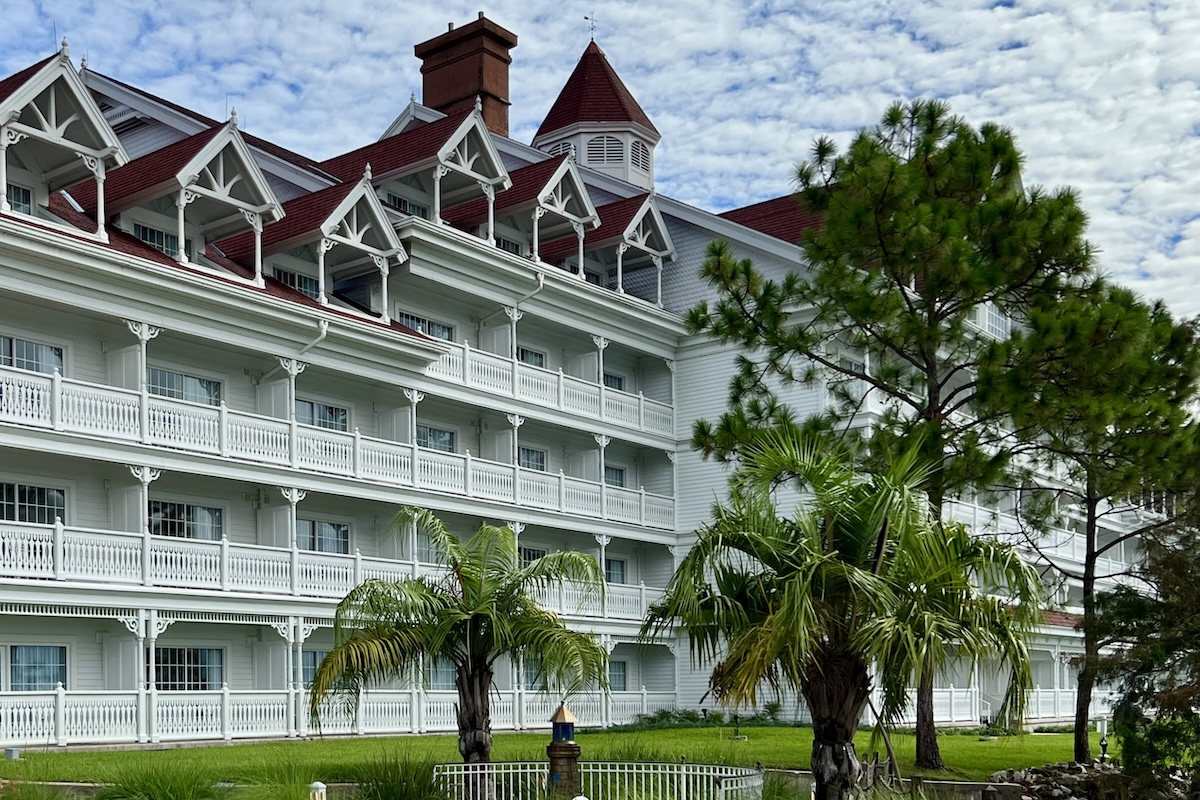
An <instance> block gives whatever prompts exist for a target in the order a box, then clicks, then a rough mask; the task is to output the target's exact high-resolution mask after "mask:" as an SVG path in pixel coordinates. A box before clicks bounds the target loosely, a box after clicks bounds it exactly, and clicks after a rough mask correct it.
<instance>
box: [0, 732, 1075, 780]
mask: <svg viewBox="0 0 1200 800" xmlns="http://www.w3.org/2000/svg"><path fill="white" fill-rule="evenodd" d="M731 732H732V731H731V730H730V729H728V728H686V729H670V730H655V731H645V732H639V733H624V732H622V733H613V732H594V733H593V732H586V731H584V732H581V733H580V734H579V736H578V737H577V738H578V742H579V745H580V747H581V748H582V749H583V758H584V759H585V760H589V761H602V760H620V761H678V760H679V759H680V757H685V758H687V760H688V761H692V762H719V763H729V764H754V763H755V762H758V761H761V762H762V764H763V766H767V767H793V768H795V767H799V768H804V767H807V766H808V754H809V751H810V749H811V747H812V731H811V729H808V728H744V729H743V733H745V734H746V735H747V736H748V739H747V740H746V741H739V742H734V741H730V740H729V738H728V737H729V735H730V733H731ZM549 739H550V737H549V734H548V733H545V732H541V733H501V734H497V735H496V743H495V748H494V750H493V752H492V758H493V759H494V760H496V761H511V760H545V747H546V744H547V743H548V742H549ZM868 740H869V734H865V733H863V734H860V735H859V738H858V746H859V752H860V753H861V752H863V751H864V749H865V748H866V747H867V744H868ZM939 741H940V743H941V747H942V755H943V757H944V758H945V760H946V763H947V764H949V765H950V767H951V769H952V771H953V774H954V776H956V777H962V778H968V779H984V778H986V777H987V776H988V775H990V774H991V773H993V772H995V771H996V770H1000V769H1007V768H1023V767H1030V766H1038V765H1041V764H1046V763H1052V762H1056V761H1066V760H1069V759H1070V757H1071V747H1072V746H1071V735H1070V734H1028V735H1024V736H1014V737H1004V738H1000V739H998V740H997V741H992V742H981V741H979V740H978V739H977V738H976V737H974V736H943V737H941V739H940V740H939ZM893 744H894V745H895V747H896V755H897V757H898V758H899V760H900V768H901V771H902V772H903V773H904V774H905V775H909V774H911V773H912V772H913V757H914V753H915V747H916V744H915V739H914V737H912V736H909V735H894V736H893ZM1092 747H1093V749H1094V751H1095V752H1097V753H1099V737H1098V735H1097V734H1092ZM22 755H23V757H24V760H23V761H19V762H15V761H3V760H0V777H4V778H24V779H26V780H60V781H104V780H105V779H106V777H107V776H109V775H111V774H112V773H113V772H114V770H117V769H120V768H121V767H123V766H133V765H135V764H136V765H147V764H152V763H155V762H156V761H159V760H163V761H168V760H169V761H171V762H173V763H186V764H189V765H195V766H198V767H201V768H203V769H204V770H205V771H206V772H208V773H210V774H211V775H212V777H213V780H214V781H215V780H229V781H235V782H238V783H261V782H276V781H282V780H285V779H286V780H287V781H289V782H300V781H302V782H309V781H312V780H322V781H325V782H337V781H342V780H350V779H352V778H353V776H354V774H355V772H356V770H357V769H358V768H359V767H360V766H361V765H363V764H366V763H369V762H372V761H374V760H378V759H379V758H381V757H383V756H395V755H400V756H404V757H412V758H424V757H425V756H432V757H433V758H435V759H436V760H438V761H457V760H458V748H457V739H456V737H454V736H452V735H439V736H419V737H414V736H403V737H394V738H386V739H385V738H379V739H375V738H364V739H327V740H308V741H295V742H270V743H265V744H240V745H232V746H214V747H192V748H177V749H172V750H151V751H146V750H123V751H113V752H82V751H76V752H56V751H54V750H42V751H33V750H25V751H24V752H23V753H22Z"/></svg>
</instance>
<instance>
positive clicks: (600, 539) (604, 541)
mask: <svg viewBox="0 0 1200 800" xmlns="http://www.w3.org/2000/svg"><path fill="white" fill-rule="evenodd" d="M592 538H593V539H595V540H596V544H598V545H600V546H601V547H608V544H609V542H611V541H612V537H611V536H606V535H605V534H603V533H597V534H594V535H593V536H592Z"/></svg>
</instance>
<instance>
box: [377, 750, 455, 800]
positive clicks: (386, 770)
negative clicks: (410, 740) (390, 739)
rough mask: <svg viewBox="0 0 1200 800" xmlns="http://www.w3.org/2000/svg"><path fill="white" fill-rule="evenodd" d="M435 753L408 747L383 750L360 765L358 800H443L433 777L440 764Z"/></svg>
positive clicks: (443, 797) (442, 793)
mask: <svg viewBox="0 0 1200 800" xmlns="http://www.w3.org/2000/svg"><path fill="white" fill-rule="evenodd" d="M439 760H440V759H438V758H437V757H436V756H435V755H434V754H433V753H431V752H425V753H420V754H414V753H412V752H411V751H407V750H397V751H392V752H388V753H383V754H381V755H378V756H376V757H375V758H373V759H372V760H370V761H368V762H366V763H364V764H361V765H360V766H359V768H358V770H357V774H356V776H355V780H356V782H357V783H358V792H357V793H356V794H355V798H356V800H444V799H445V797H446V795H445V793H444V792H442V791H441V789H440V788H439V787H438V785H437V782H436V781H435V780H434V777H433V768H434V767H435V766H436V765H437V764H438V762H439Z"/></svg>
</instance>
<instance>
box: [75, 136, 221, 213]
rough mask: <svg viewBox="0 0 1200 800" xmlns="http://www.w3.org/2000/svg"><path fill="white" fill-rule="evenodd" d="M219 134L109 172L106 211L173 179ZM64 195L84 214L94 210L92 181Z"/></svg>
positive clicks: (195, 138)
mask: <svg viewBox="0 0 1200 800" xmlns="http://www.w3.org/2000/svg"><path fill="white" fill-rule="evenodd" d="M220 130H221V126H217V127H215V128H209V129H208V130H206V131H201V132H200V133H197V134H194V135H192V136H189V137H188V138H186V139H180V140H179V141H178V142H175V143H173V144H169V145H167V146H166V147H164V148H162V149H159V150H155V151H154V152H152V153H147V154H146V155H144V156H141V157H140V158H135V159H134V160H133V161H130V162H129V163H128V164H125V165H124V166H121V167H117V168H116V169H114V170H113V171H112V172H109V173H108V175H107V176H106V177H105V179H104V203H105V210H106V211H107V210H108V209H112V210H117V209H118V208H119V203H120V201H121V200H122V199H123V198H125V197H129V196H130V195H133V194H137V193H138V192H141V191H143V190H145V189H148V188H150V187H151V186H157V185H158V184H160V183H164V182H166V181H168V180H170V179H171V178H173V177H174V176H175V175H176V174H177V173H178V172H179V170H181V169H183V166H184V165H185V164H187V163H188V162H189V161H191V160H192V158H193V157H194V156H195V155H196V154H197V153H199V152H200V151H201V150H202V149H203V148H204V146H205V145H206V144H208V143H209V142H210V141H211V140H212V138H213V137H214V136H216V135H217V133H218V132H220ZM67 191H68V192H70V194H71V197H73V198H75V202H77V203H79V205H80V207H82V208H83V210H84V211H87V212H89V213H90V212H94V211H95V210H96V182H95V181H93V180H90V179H89V180H85V181H81V182H79V183H77V184H75V185H74V186H71V187H70V188H69V189H67Z"/></svg>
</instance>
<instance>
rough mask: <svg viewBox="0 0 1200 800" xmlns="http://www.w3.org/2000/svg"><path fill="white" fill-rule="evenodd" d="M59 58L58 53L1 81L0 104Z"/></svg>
mask: <svg viewBox="0 0 1200 800" xmlns="http://www.w3.org/2000/svg"><path fill="white" fill-rule="evenodd" d="M56 58H58V53H55V54H54V55H52V56H48V57H46V58H43V59H42V60H41V61H39V62H37V63H36V64H34V65H33V66H31V67H26V68H25V69H23V70H21V71H20V72H17V73H14V74H13V75H9V76H8V77H7V78H5V79H4V80H2V81H0V103H2V102H4V101H5V100H7V99H8V97H9V95H11V94H12V93H13V92H15V91H17V90H18V89H20V88H21V87H22V86H24V85H25V84H26V83H27V82H28V81H29V79H30V78H32V77H33V76H34V75H37V74H38V72H40V71H41V70H42V68H43V67H45V66H46V65H47V64H49V63H50V62H51V61H53V60H54V59H56Z"/></svg>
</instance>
